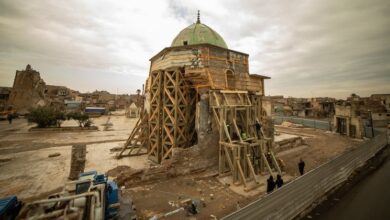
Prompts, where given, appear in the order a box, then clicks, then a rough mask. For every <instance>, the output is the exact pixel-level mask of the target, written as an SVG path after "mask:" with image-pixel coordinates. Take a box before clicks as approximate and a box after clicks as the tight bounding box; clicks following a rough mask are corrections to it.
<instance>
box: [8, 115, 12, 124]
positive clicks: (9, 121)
mask: <svg viewBox="0 0 390 220" xmlns="http://www.w3.org/2000/svg"><path fill="white" fill-rule="evenodd" d="M12 118H13V117H12V114H11V113H8V115H7V120H8V123H9V124H12Z"/></svg>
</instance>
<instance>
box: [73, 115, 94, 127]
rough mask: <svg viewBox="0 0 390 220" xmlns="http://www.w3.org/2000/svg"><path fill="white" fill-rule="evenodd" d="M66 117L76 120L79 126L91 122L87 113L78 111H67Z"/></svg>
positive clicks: (87, 125)
mask: <svg viewBox="0 0 390 220" xmlns="http://www.w3.org/2000/svg"><path fill="white" fill-rule="evenodd" d="M67 118H68V119H73V120H76V121H78V123H79V126H80V127H89V126H91V124H92V121H91V120H90V119H89V115H87V114H84V113H80V112H72V113H69V114H68V115H67Z"/></svg>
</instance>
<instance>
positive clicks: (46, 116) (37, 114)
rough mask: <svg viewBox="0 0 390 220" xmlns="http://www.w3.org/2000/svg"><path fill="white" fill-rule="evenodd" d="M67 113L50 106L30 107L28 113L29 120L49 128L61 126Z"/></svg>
mask: <svg viewBox="0 0 390 220" xmlns="http://www.w3.org/2000/svg"><path fill="white" fill-rule="evenodd" d="M65 119H66V118H65V114H64V113H63V112H60V111H58V110H56V109H54V108H50V107H37V108H33V109H30V112H29V114H28V115H27V120H28V121H29V122H33V123H36V124H37V125H38V127H39V128H47V127H52V126H58V127H60V126H61V123H62V122H63V121H64V120H65Z"/></svg>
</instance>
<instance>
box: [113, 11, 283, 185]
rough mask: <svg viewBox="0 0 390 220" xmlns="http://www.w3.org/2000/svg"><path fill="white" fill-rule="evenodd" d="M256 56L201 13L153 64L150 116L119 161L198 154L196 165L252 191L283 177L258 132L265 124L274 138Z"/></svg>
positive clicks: (148, 87)
mask: <svg viewBox="0 0 390 220" xmlns="http://www.w3.org/2000/svg"><path fill="white" fill-rule="evenodd" d="M248 56H249V55H248V54H245V53H242V52H239V51H234V50H231V49H229V48H228V46H227V44H226V43H225V41H224V39H223V38H222V37H221V36H220V35H219V34H218V33H217V32H215V31H214V30H213V29H211V28H210V27H208V26H207V25H205V24H203V23H201V21H200V19H199V14H198V19H197V21H196V23H194V24H192V25H190V26H189V27H187V28H185V29H183V30H182V31H181V32H180V33H179V34H178V35H177V36H176V38H175V39H174V40H173V42H172V44H171V46H170V47H167V48H164V49H163V50H162V51H160V52H159V53H157V54H156V55H155V56H153V57H152V58H151V59H150V62H151V65H150V72H149V77H148V79H147V81H146V84H145V85H146V88H145V95H146V100H145V103H144V109H145V111H144V113H143V115H142V116H141V118H140V120H139V121H138V123H137V125H136V127H135V128H134V130H133V132H132V133H131V135H130V137H129V139H128V141H127V142H126V144H125V146H124V148H123V150H122V151H121V153H120V154H119V157H124V156H133V155H140V154H145V153H147V154H148V156H149V159H150V160H152V161H154V162H156V163H162V164H163V163H165V162H166V161H171V160H172V159H174V158H175V157H179V156H175V154H176V153H180V152H186V151H183V149H187V148H188V149H189V151H187V152H191V149H197V150H194V152H195V151H196V152H197V155H198V156H199V157H197V158H195V157H193V158H191V159H190V166H202V165H204V164H205V163H207V162H205V159H206V158H207V159H209V160H208V161H209V162H210V161H211V163H210V164H214V165H216V166H218V168H219V174H220V175H221V176H222V175H231V176H232V179H233V182H234V183H236V184H243V185H244V186H245V187H246V188H248V187H249V186H248V182H251V183H252V182H255V183H258V181H257V179H256V175H257V174H260V173H263V174H265V172H280V169H279V166H278V164H277V162H276V159H275V157H274V155H273V152H272V143H271V142H272V139H271V138H267V137H263V136H262V135H261V134H260V133H258V132H257V130H256V127H255V124H256V121H259V122H260V123H261V124H262V125H263V127H264V130H265V133H266V136H267V135H268V136H272V134H273V132H272V129H267V128H268V127H270V125H269V120H266V118H265V117H263V116H264V112H263V110H262V107H261V106H262V105H261V102H262V97H263V96H264V80H265V79H269V77H266V76H262V75H257V74H250V73H249V62H248ZM270 130H271V132H269V131H270ZM182 157H184V156H182ZM185 157H191V154H190V155H185ZM255 185H256V184H255ZM257 185H258V184H257Z"/></svg>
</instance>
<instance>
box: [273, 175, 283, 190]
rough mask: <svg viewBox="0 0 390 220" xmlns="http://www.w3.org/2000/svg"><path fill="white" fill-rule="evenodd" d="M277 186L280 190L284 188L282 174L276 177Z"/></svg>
mask: <svg viewBox="0 0 390 220" xmlns="http://www.w3.org/2000/svg"><path fill="white" fill-rule="evenodd" d="M275 184H276V186H277V187H278V188H280V187H282V186H283V184H284V182H283V179H282V176H281V175H280V174H278V175H277V176H276V181H275Z"/></svg>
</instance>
